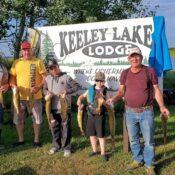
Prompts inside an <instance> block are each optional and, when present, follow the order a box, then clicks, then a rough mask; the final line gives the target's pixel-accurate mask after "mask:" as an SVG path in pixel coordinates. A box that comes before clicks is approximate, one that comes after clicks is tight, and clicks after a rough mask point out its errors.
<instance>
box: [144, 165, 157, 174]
mask: <svg viewBox="0 0 175 175" xmlns="http://www.w3.org/2000/svg"><path fill="white" fill-rule="evenodd" d="M146 172H147V175H156V173H155V171H154V167H146Z"/></svg>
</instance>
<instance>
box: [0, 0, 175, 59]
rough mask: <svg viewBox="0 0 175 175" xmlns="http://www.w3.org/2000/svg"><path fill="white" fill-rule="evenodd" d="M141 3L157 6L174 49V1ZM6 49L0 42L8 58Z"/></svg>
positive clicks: (159, 0) (144, 1) (154, 0)
mask: <svg viewBox="0 0 175 175" xmlns="http://www.w3.org/2000/svg"><path fill="white" fill-rule="evenodd" d="M143 3H144V4H147V3H149V4H150V7H151V8H154V7H155V5H159V8H158V9H157V10H156V15H157V16H164V17H165V25H166V36H167V40H168V44H169V47H174V48H175V0H143ZM7 48H8V46H7V45H4V44H3V45H2V44H1V42H0V52H1V51H3V52H4V53H5V56H10V52H9V51H8V49H7Z"/></svg>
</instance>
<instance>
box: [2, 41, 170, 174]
mask: <svg viewBox="0 0 175 175" xmlns="http://www.w3.org/2000/svg"><path fill="white" fill-rule="evenodd" d="M21 50H22V58H19V59H17V60H15V61H14V63H13V65H12V67H11V69H10V72H9V77H8V76H6V77H7V78H6V79H4V78H2V77H3V76H1V71H0V79H1V84H0V93H1V94H2V93H4V92H6V91H7V90H8V89H9V88H10V87H11V88H12V89H16V90H17V92H18V94H19V99H20V100H19V112H17V110H15V108H14V118H13V122H14V124H15V126H16V130H17V134H18V141H17V142H16V143H14V144H13V147H17V146H20V145H24V144H25V142H24V123H25V118H26V114H27V113H26V111H28V112H29V113H30V114H32V115H31V117H32V121H33V129H34V142H33V144H34V147H41V146H42V145H41V143H40V141H39V130H40V125H41V123H42V120H43V119H42V118H43V117H42V92H43V94H44V95H45V96H49V97H50V98H51V104H50V109H49V110H50V119H49V124H50V128H51V133H52V140H53V147H52V148H51V149H50V150H49V154H54V153H56V152H59V151H61V150H62V149H63V150H64V156H65V157H68V156H70V154H71V109H70V106H71V94H72V93H75V92H77V91H78V90H79V89H81V87H80V85H79V84H78V83H77V82H76V81H75V80H74V79H72V78H71V77H70V76H69V75H67V74H66V73H64V72H62V71H61V70H60V67H59V64H58V62H57V61H56V60H55V59H50V60H48V62H47V68H48V71H47V70H46V68H45V65H44V63H43V61H42V60H40V59H37V58H35V57H34V56H33V54H32V48H31V44H30V43H29V42H23V43H22V44H21ZM142 59H143V56H142V53H141V50H140V49H139V48H133V49H131V50H130V53H129V55H128V61H129V63H130V65H131V66H130V68H128V69H126V70H124V71H123V72H122V74H121V77H120V82H119V84H120V85H119V89H118V91H117V92H116V94H115V96H113V97H110V95H109V92H108V89H107V87H106V86H105V74H104V73H103V72H97V73H96V74H95V83H94V85H91V86H90V87H89V88H88V90H87V91H86V92H84V93H83V94H82V95H80V96H79V97H78V100H77V105H78V108H82V101H83V99H86V100H87V113H88V119H87V124H86V135H87V136H89V138H90V143H91V146H92V153H90V154H89V156H90V157H91V156H96V155H98V154H101V156H102V158H103V159H104V160H105V161H108V160H109V156H108V155H107V154H106V151H105V134H106V132H105V121H106V109H107V107H109V106H111V104H115V103H117V101H118V100H120V99H121V98H123V97H124V102H125V115H124V117H125V119H126V126H127V130H128V135H129V141H130V147H131V152H132V154H133V162H132V163H131V164H130V165H129V167H128V170H132V169H135V168H139V167H141V166H143V165H144V166H145V167H146V171H147V173H148V175H154V174H155V171H154V157H155V153H154V113H153V100H154V99H156V101H157V102H158V105H159V107H160V112H161V113H162V115H163V116H164V117H167V116H169V110H168V109H167V108H166V107H165V105H164V102H163V97H162V93H161V91H160V89H159V86H158V79H157V76H156V74H155V72H154V69H153V68H150V67H147V66H145V65H143V64H142ZM0 66H1V69H4V70H5V72H6V74H8V72H7V70H6V69H5V67H4V66H3V65H0ZM3 72H4V71H3ZM62 99H64V100H65V101H64V102H66V103H63V102H62ZM62 103H63V104H62ZM63 108H64V110H63ZM2 122H3V104H0V127H1V124H2ZM140 133H142V135H143V139H144V148H143V149H142V147H141V144H140ZM0 134H1V128H0ZM97 139H98V140H99V144H100V151H101V153H99V152H98V151H97Z"/></svg>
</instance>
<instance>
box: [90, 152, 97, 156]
mask: <svg viewBox="0 0 175 175" xmlns="http://www.w3.org/2000/svg"><path fill="white" fill-rule="evenodd" d="M97 155H98V152H92V153H90V154H89V157H93V156H97Z"/></svg>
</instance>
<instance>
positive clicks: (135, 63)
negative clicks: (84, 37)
mask: <svg viewBox="0 0 175 175" xmlns="http://www.w3.org/2000/svg"><path fill="white" fill-rule="evenodd" d="M142 59H143V57H142V55H139V54H136V53H134V54H132V55H131V56H129V57H128V61H129V62H130V64H131V67H133V68H139V67H140V66H141V65H142Z"/></svg>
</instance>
